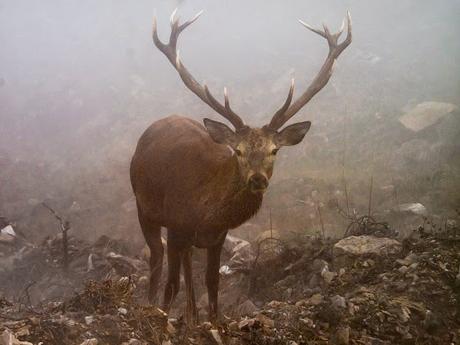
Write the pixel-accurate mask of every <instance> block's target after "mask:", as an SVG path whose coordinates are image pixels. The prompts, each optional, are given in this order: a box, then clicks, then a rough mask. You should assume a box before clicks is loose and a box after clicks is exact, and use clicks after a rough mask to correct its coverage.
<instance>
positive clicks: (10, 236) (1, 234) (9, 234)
mask: <svg viewBox="0 0 460 345" xmlns="http://www.w3.org/2000/svg"><path fill="white" fill-rule="evenodd" d="M15 240H16V232H15V231H14V229H13V227H12V226H11V225H7V226H5V227H4V228H3V229H2V230H0V243H13V242H14V241H15Z"/></svg>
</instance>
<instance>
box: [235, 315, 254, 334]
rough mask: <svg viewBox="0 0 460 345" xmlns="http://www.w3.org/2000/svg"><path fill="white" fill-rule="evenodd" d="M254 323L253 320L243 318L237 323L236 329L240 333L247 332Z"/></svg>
mask: <svg viewBox="0 0 460 345" xmlns="http://www.w3.org/2000/svg"><path fill="white" fill-rule="evenodd" d="M255 323H256V320H255V319H249V318H245V319H243V320H241V321H240V322H239V323H238V328H239V329H240V330H242V331H244V330H246V331H247V330H249V329H250V328H251V327H252V326H254V324H255Z"/></svg>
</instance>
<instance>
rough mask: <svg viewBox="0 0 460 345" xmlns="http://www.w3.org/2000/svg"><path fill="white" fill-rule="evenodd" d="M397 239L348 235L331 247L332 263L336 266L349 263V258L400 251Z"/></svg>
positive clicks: (385, 254)
mask: <svg viewBox="0 0 460 345" xmlns="http://www.w3.org/2000/svg"><path fill="white" fill-rule="evenodd" d="M401 250H402V246H401V243H400V242H399V241H397V240H394V239H391V238H384V237H375V236H368V235H363V236H350V237H347V238H344V239H342V240H340V241H339V242H337V243H336V244H335V245H334V248H333V255H334V263H335V264H336V265H338V266H344V265H347V264H349V263H350V262H349V261H350V259H352V260H353V259H356V258H357V257H361V256H369V255H374V256H387V255H394V254H397V253H399V252H401Z"/></svg>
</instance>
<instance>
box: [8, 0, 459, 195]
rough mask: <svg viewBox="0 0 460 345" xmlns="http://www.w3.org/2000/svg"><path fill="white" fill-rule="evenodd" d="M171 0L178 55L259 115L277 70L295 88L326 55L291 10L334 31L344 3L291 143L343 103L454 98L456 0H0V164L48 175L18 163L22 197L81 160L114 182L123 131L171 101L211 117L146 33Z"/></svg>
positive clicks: (235, 103) (335, 116)
mask: <svg viewBox="0 0 460 345" xmlns="http://www.w3.org/2000/svg"><path fill="white" fill-rule="evenodd" d="M177 6H178V7H179V10H178V15H179V16H180V17H181V18H182V19H183V20H184V19H189V18H191V17H193V15H195V14H196V13H197V12H198V11H199V10H202V9H203V10H204V13H203V15H202V16H201V17H200V19H199V20H198V21H197V22H196V23H194V24H193V25H192V26H191V27H189V28H188V29H187V30H186V31H184V32H183V34H182V35H181V37H180V39H179V44H178V46H179V48H180V52H181V59H182V61H183V63H184V64H185V65H186V66H187V68H188V69H189V70H190V71H191V73H192V74H193V75H194V76H195V77H196V79H197V80H198V81H201V82H203V81H206V82H207V84H208V85H209V86H210V89H211V90H212V91H213V93H214V94H215V96H216V97H218V98H222V97H223V94H222V89H223V87H224V86H227V87H228V89H229V93H230V100H231V102H232V108H233V109H234V110H235V111H236V112H237V113H239V114H240V115H241V116H242V117H243V118H244V119H245V121H246V122H247V123H248V124H250V125H259V126H260V125H263V124H264V122H266V121H268V120H269V118H270V116H271V114H273V113H274V111H275V110H276V109H277V108H278V107H279V106H280V105H281V104H282V102H283V101H284V99H285V97H286V94H287V91H288V88H289V80H290V78H291V77H295V78H296V94H299V93H300V92H302V91H303V90H304V89H305V88H306V87H307V85H308V84H309V83H310V81H311V79H312V78H313V77H314V75H315V73H316V72H317V71H318V70H319V67H320V66H321V64H322V62H323V61H324V59H325V57H326V54H327V43H326V42H325V40H324V39H322V38H321V37H319V36H318V35H315V34H314V33H312V32H310V31H308V30H306V29H305V28H303V27H302V26H301V25H300V24H299V23H298V22H297V19H302V20H303V21H305V22H307V23H309V24H311V25H312V26H316V27H321V25H322V23H323V22H324V23H326V24H327V25H328V26H329V27H330V28H331V30H334V31H335V30H337V29H338V28H339V27H340V24H341V21H342V19H343V18H344V17H345V15H346V11H347V10H350V12H351V15H352V18H353V43H352V44H351V46H350V47H349V48H348V49H347V50H346V51H345V52H344V53H343V54H342V55H341V56H340V58H339V61H338V64H337V66H336V69H335V71H334V74H333V77H332V78H331V81H330V83H329V85H327V86H326V87H325V89H324V90H322V91H321V92H320V93H319V94H318V95H317V96H316V97H315V98H314V99H313V100H312V101H311V102H310V104H308V105H307V106H306V107H305V108H304V109H303V110H302V111H301V112H299V114H298V115H297V116H296V118H295V119H298V120H306V119H309V120H311V121H312V122H313V126H312V130H311V131H310V132H311V133H309V136H308V138H307V140H306V141H305V143H303V144H302V145H310V146H311V145H315V143H316V145H319V144H318V143H319V141H318V138H317V137H315V135H316V136H317V135H319V133H323V132H324V131H325V130H326V129H327V128H333V127H334V124H336V125H337V124H338V123H341V122H343V121H345V120H344V118H345V117H344V116H346V119H347V120H346V121H349V122H350V123H351V124H352V123H353V120H354V119H358V118H360V119H363V118H369V119H370V121H371V120H372V121H373V119H374V117H375V116H376V114H377V113H378V114H380V113H381V114H383V116H384V117H383V120H381V121H385V119H387V118H388V119H389V118H390V117H392V116H393V117H395V116H398V115H399V114H400V113H401V112H402V109H403V108H404V107H405V106H407V105H408V104H409V105H410V104H416V103H417V102H421V101H425V100H434V101H441V102H452V103H454V104H457V105H458V104H460V97H459V96H460V82H459V81H460V79H459V76H460V73H459V72H460V64H459V63H458V61H460V40H459V39H458V33H459V32H460V20H459V18H460V2H459V1H456V0H455V1H454V0H451V1H441V2H434V1H428V0H423V1H420V0H402V1H401V0H386V1H364V0H361V1H357V0H355V1H339V0H330V1H305V0H292V1H267V0H251V1H247V0H246V1H243V0H225V1H224V0H200V1H198V0H193V1H192V0H189V1H166V0H163V1H147V0H136V1H115V0H112V1H108V0H99V1H89V0H83V1H82V0H79V1H75V0H65V1H62V0H61V1H58V0H55V1H51V0H45V1H43V0H42V1H38V0H27V1H26V0H1V1H0V49H1V50H0V168H1V166H2V164H6V165H8V164H11V162H14V161H16V162H17V161H24V162H31V161H32V162H34V164H36V167H37V169H41V170H43V171H45V172H46V173H47V174H48V175H49V176H52V178H50V181H53V183H51V182H49V184H48V185H47V187H46V188H45V187H43V186H42V187H43V188H42V189H40V187H41V186H40V184H41V182H42V181H33V175H32V176H31V179H32V182H30V181H29V182H28V183H30V184H31V185H34V184H36V185H37V186H36V189H35V187H34V188H32V190H30V189H27V188H29V187H24V186H21V188H23V189H24V190H20V192H21V193H23V194H27V196H26V199H27V198H28V197H29V198H30V197H34V198H37V199H39V200H43V199H46V198H47V197H48V198H49V197H50V195H55V194H53V193H50V192H49V190H51V189H53V188H54V187H56V186H58V185H66V186H67V188H68V189H69V190H73V189H75V188H77V187H78V186H80V182H81V180H80V179H79V178H78V176H85V174H86V173H88V174H89V172H88V171H92V170H97V169H99V170H97V173H98V174H99V175H101V174H102V175H104V176H102V177H101V176H100V178H101V179H108V180H110V179H112V178H113V177H112V175H111V172H108V171H106V170H104V166H105V164H107V162H109V163H110V164H112V165H113V164H115V165H116V166H117V167H119V168H120V169H121V170H120V171H121V172H122V174H124V175H122V176H125V175H126V176H125V180H123V181H124V183H125V185H126V186H127V185H128V176H127V167H128V163H129V159H130V158H131V154H132V152H133V151H134V148H135V144H136V140H137V138H138V137H139V135H140V134H141V133H142V131H143V130H144V129H145V128H146V127H147V125H148V124H150V123H151V122H152V121H154V120H155V119H158V118H161V117H163V116H166V115H169V114H171V113H181V114H183V115H186V116H189V117H192V118H195V119H202V118H203V117H213V118H215V119H219V116H218V115H216V114H215V113H213V111H212V110H211V109H209V108H208V107H207V106H206V105H204V104H202V103H201V101H200V100H199V99H198V98H197V97H196V96H195V95H193V94H192V93H191V92H190V91H189V90H188V89H186V88H185V87H184V85H183V84H182V81H181V80H180V78H179V76H178V75H177V73H176V72H175V71H174V69H173V68H172V66H170V64H169V62H168V61H167V59H166V58H165V57H164V56H163V55H162V54H161V53H160V52H159V51H158V50H157V49H156V48H155V47H154V45H153V43H152V40H151V28H152V17H153V15H154V14H156V16H157V18H158V22H159V25H158V30H159V35H160V37H161V38H162V39H163V40H166V39H167V37H168V35H169V16H170V14H171V12H172V11H173V9H174V8H175V7H177ZM379 116H380V115H379ZM371 123H372V122H371ZM350 126H351V125H350ZM372 126H373V125H371V126H370V127H372ZM336 127H337V128H339V129H341V128H343V125H342V124H340V125H337V126H336ZM339 129H337V131H340V130H339ZM371 129H372V128H371ZM357 132H359V133H361V132H362V131H359V130H357ZM321 135H322V134H321ZM332 140H333V139H332ZM337 140H339V139H337ZM340 140H341V139H340ZM302 145H299V147H298V148H293V149H292V150H291V151H290V152H294V153H295V154H298V153H301V152H303V151H302V150H303V148H302V147H303V146H302ZM296 150H297V151H296ZM5 157H7V159H6V158H5ZM2 159H3V161H2ZM5 159H6V160H5ZM311 159H313V158H311ZM315 159H317V158H315ZM2 162H6V163H2ZM24 169H26V168H24ZM27 169H28V168H27ZM27 169H26V170H27ZM14 171H15V170H14ZM31 174H33V173H31ZM56 176H57V177H56ZM58 177H62V180H57V179H58ZM4 181H5V180H4ZM7 181H8V179H7ZM42 184H43V185H44V183H42ZM73 184H75V187H73V189H72V188H70V187H69V186H72V185H73ZM50 185H52V186H50ZM14 188H19V187H18V186H16V187H14ZM14 188H11V190H9V191H8V193H10V194H8V195H9V197H10V196H11V195H13V194H14V191H15V190H16V189H14ZM56 188H57V187H56ZM126 188H127V187H126ZM88 189H89V190H90V189H91V188H89V187H88ZM105 190H108V189H105ZM110 190H111V192H113V193H117V192H116V191H113V189H110ZM126 190H127V189H126ZM1 191H2V189H1V186H0V192H1ZM67 192H69V191H67ZM3 193H7V192H6V191H5V189H3ZM18 193H19V192H18ZM56 193H57V192H56ZM126 193H128V192H126ZM123 197H124V196H123Z"/></svg>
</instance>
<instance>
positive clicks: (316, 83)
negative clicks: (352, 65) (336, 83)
mask: <svg viewBox="0 0 460 345" xmlns="http://www.w3.org/2000/svg"><path fill="white" fill-rule="evenodd" d="M299 22H300V24H302V25H303V26H305V27H306V28H307V29H308V30H310V31H313V32H314V33H316V34H318V35H320V36H321V37H324V38H325V39H326V40H327V42H328V44H329V54H328V55H327V57H326V60H325V61H324V63H323V66H322V67H321V69H320V71H319V72H318V74H317V75H316V77H315V78H314V79H313V81H312V83H311V84H310V86H308V88H307V90H306V91H305V92H304V93H303V94H302V95H300V97H299V98H298V99H296V100H295V102H294V103H292V104H291V105H289V104H288V107H287V108H286V109H285V105H286V103H285V104H284V105H283V107H281V108H280V109H279V110H278V111H277V112H276V113H275V115H273V117H272V119H271V121H270V123H269V124H268V127H269V128H271V129H273V130H278V129H280V128H281V127H282V126H283V125H284V124H285V123H286V122H287V121H289V119H290V118H292V117H293V116H294V115H295V114H296V113H297V112H298V111H299V110H300V109H302V107H303V106H305V104H307V103H308V102H309V101H310V100H311V99H312V98H313V96H314V95H316V94H317V93H318V92H319V91H320V90H321V89H322V88H323V87H324V86H325V85H326V84H327V82H328V81H329V79H330V77H331V75H332V69H333V67H334V63H335V61H336V60H337V58H338V57H339V55H340V54H341V53H342V52H343V51H344V50H345V48H347V47H348V46H349V45H350V43H351V40H352V32H351V15H350V12H349V11H347V26H348V29H347V37H346V38H345V40H344V41H343V42H342V43H340V44H338V38H339V36H340V34H341V33H342V31H343V29H344V22H343V23H342V27H341V28H340V30H339V31H338V32H337V33H335V34H331V33H330V31H329V29H328V27H327V26H326V25H325V24H323V28H324V31H322V30H318V29H315V28H313V27H311V26H310V25H308V24H307V23H305V22H304V21H302V20H300V19H299ZM288 98H289V97H288Z"/></svg>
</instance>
